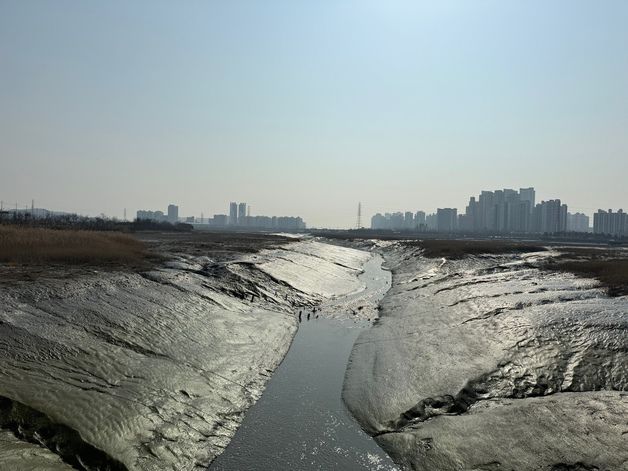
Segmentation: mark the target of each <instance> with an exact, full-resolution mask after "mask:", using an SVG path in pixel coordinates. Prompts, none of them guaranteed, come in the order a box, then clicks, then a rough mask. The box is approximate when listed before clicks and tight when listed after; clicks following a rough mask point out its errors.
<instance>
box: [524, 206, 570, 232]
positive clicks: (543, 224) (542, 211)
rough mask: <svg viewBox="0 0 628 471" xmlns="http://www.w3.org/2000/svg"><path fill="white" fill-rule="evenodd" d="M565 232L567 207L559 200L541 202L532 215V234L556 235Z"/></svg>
mask: <svg viewBox="0 0 628 471" xmlns="http://www.w3.org/2000/svg"><path fill="white" fill-rule="evenodd" d="M566 231H567V205H566V204H561V202H560V200H559V199H555V200H549V201H541V202H540V203H539V204H537V205H536V206H535V207H534V211H533V213H532V232H539V233H542V234H557V233H560V232H566Z"/></svg>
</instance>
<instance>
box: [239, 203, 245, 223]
mask: <svg viewBox="0 0 628 471" xmlns="http://www.w3.org/2000/svg"><path fill="white" fill-rule="evenodd" d="M245 221H246V203H240V204H239V205H238V225H239V226H244V225H245V224H244V223H245Z"/></svg>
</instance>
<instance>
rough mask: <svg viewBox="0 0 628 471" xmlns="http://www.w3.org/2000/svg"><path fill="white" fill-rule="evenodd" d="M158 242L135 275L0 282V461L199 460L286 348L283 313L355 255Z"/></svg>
mask: <svg viewBox="0 0 628 471" xmlns="http://www.w3.org/2000/svg"><path fill="white" fill-rule="evenodd" d="M171 245H172V250H170V251H169V252H170V253H169V261H168V262H167V263H165V264H163V265H161V266H160V267H159V268H157V269H154V270H152V271H150V272H147V273H131V272H119V271H118V272H116V271H108V272H92V273H89V274H88V273H84V274H82V275H81V276H72V277H64V276H58V277H55V276H50V277H45V278H40V279H39V280H38V281H36V282H28V281H23V282H22V281H14V282H11V283H2V284H0V299H1V300H2V302H1V304H0V427H1V428H2V434H1V436H0V468H2V469H16V470H19V469H67V468H68V466H73V467H75V468H81V469H83V468H84V469H112V470H113V469H128V470H157V469H176V470H187V469H205V468H206V467H207V466H208V464H209V463H210V462H211V461H212V460H213V459H214V458H215V457H216V456H217V455H218V454H219V453H221V452H222V450H223V449H224V448H225V446H226V445H227V443H228V442H229V440H230V439H231V437H232V436H233V434H234V433H235V430H236V428H237V427H238V425H239V423H240V422H241V420H242V417H243V414H244V412H245V411H246V410H247V409H248V408H249V407H250V406H251V405H252V404H253V403H254V402H255V401H256V400H257V399H258V398H259V397H260V395H261V393H262V390H263V388H264V386H265V384H266V382H267V380H268V378H269V376H270V374H271V373H272V371H273V370H274V369H275V368H276V367H277V365H278V364H279V363H280V362H281V360H282V358H283V356H284V355H285V353H286V351H287V350H288V348H289V346H290V343H291V340H292V337H293V335H294V332H295V330H296V319H295V315H294V313H295V309H296V308H298V307H304V306H313V305H318V304H320V303H321V302H322V301H324V300H326V299H328V298H332V297H334V296H340V295H344V294H347V293H351V292H353V291H354V290H358V289H359V287H360V283H359V281H357V276H358V274H359V273H360V271H361V266H362V264H363V263H364V262H365V260H366V258H368V256H367V257H366V258H365V255H364V253H363V252H360V251H357V250H352V249H349V248H346V249H345V248H338V247H333V246H330V245H326V244H322V243H319V242H314V241H297V242H292V243H289V244H286V245H282V246H281V247H275V248H263V249H262V250H260V251H257V252H256V251H254V250H251V251H250V253H246V254H244V253H239V254H237V253H235V254H234V253H229V256H225V254H224V253H222V252H221V254H220V255H219V256H216V257H214V256H212V252H211V251H208V252H205V253H204V252H203V249H202V246H201V245H199V244H194V250H193V251H192V250H188V251H185V252H182V253H180V252H177V250H178V249H179V250H180V248H177V245H178V244H177V242H176V241H173V242H172V243H171Z"/></svg>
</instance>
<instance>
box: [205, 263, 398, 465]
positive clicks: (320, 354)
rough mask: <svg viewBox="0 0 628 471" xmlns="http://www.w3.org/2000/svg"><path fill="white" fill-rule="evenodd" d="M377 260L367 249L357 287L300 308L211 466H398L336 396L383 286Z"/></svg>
mask: <svg viewBox="0 0 628 471" xmlns="http://www.w3.org/2000/svg"><path fill="white" fill-rule="evenodd" d="M381 264H382V258H381V257H380V256H379V255H374V256H373V257H371V258H370V259H369V260H368V261H367V262H366V263H365V264H364V265H363V271H362V273H361V274H360V276H359V280H360V281H361V282H362V283H363V285H364V288H362V287H361V288H360V290H359V291H356V292H353V293H350V294H347V295H344V296H338V297H336V298H335V299H333V300H328V301H326V302H324V303H323V304H322V305H320V306H319V307H317V309H316V312H310V310H303V315H302V318H301V322H300V323H299V330H298V332H297V335H296V336H295V338H294V341H293V342H292V345H291V347H290V350H289V352H288V354H287V355H286V357H285V358H284V360H283V362H282V363H281V365H280V366H279V368H278V369H277V371H275V373H274V374H273V377H272V378H271V380H270V381H269V383H268V386H267V388H266V390H265V391H264V393H263V395H262V397H261V398H260V400H259V401H258V402H257V403H256V404H255V405H254V406H253V407H251V409H249V411H247V413H246V417H245V418H244V421H243V422H242V426H241V427H240V428H239V429H238V431H237V432H236V434H235V436H234V438H233V440H232V441H231V442H230V443H229V446H228V447H227V448H226V450H225V452H224V453H223V454H221V455H220V456H219V457H218V458H217V459H216V460H215V461H214V462H213V463H212V465H211V468H210V470H211V471H229V470H247V471H256V470H258V471H266V470H274V471H293V470H300V471H313V470H325V471H332V470H342V471H366V470H369V471H397V467H396V466H394V464H393V463H392V461H391V460H390V457H389V456H388V455H386V454H385V453H384V451H383V450H382V449H381V448H380V447H379V446H378V445H377V444H376V443H375V441H374V440H373V439H372V438H371V437H369V436H368V435H366V434H365V433H364V432H363V431H362V429H361V428H360V426H359V424H357V423H356V421H355V420H354V419H353V418H352V417H351V415H350V414H349V413H348V411H347V409H346V406H345V405H344V403H343V401H342V387H343V382H344V377H345V372H346V368H347V361H348V357H349V354H350V352H351V349H352V347H353V344H354V342H355V339H356V338H357V337H358V335H359V333H360V332H361V331H362V330H363V329H366V328H368V327H370V325H371V323H370V322H368V317H367V316H372V315H374V313H375V309H376V308H377V305H378V302H379V300H380V299H381V297H382V296H383V295H384V293H385V292H386V291H387V290H388V289H389V287H390V273H389V272H388V271H385V270H382V269H381ZM306 311H307V312H306ZM365 317H366V319H367V320H365Z"/></svg>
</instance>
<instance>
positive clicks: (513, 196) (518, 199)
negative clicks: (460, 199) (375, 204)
mask: <svg viewBox="0 0 628 471" xmlns="http://www.w3.org/2000/svg"><path fill="white" fill-rule="evenodd" d="M589 221H590V219H589V216H587V215H586V214H582V213H575V214H572V213H570V212H569V211H568V208H567V205H566V204H563V203H562V202H561V200H560V199H552V200H547V201H541V202H539V203H537V202H536V192H535V190H534V188H520V189H519V191H517V190H514V189H503V190H495V191H482V192H481V193H480V194H479V195H478V196H477V197H475V196H472V197H471V198H470V199H469V203H468V205H467V206H466V208H465V211H464V213H462V214H458V209H457V208H439V209H437V211H436V213H434V214H428V215H426V214H425V212H423V211H417V212H405V213H401V212H397V213H386V214H380V213H377V214H375V215H374V216H373V217H372V218H371V229H376V230H396V231H400V230H407V231H419V232H425V231H433V232H442V233H452V232H461V233H475V234H558V233H566V232H591V227H590V223H589ZM593 232H594V233H596V234H605V235H612V236H624V235H628V215H627V214H626V213H624V212H623V211H622V210H619V211H618V212H615V213H614V212H613V211H612V210H608V212H607V211H603V210H599V211H598V212H597V213H596V214H595V215H594V224H593Z"/></svg>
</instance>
